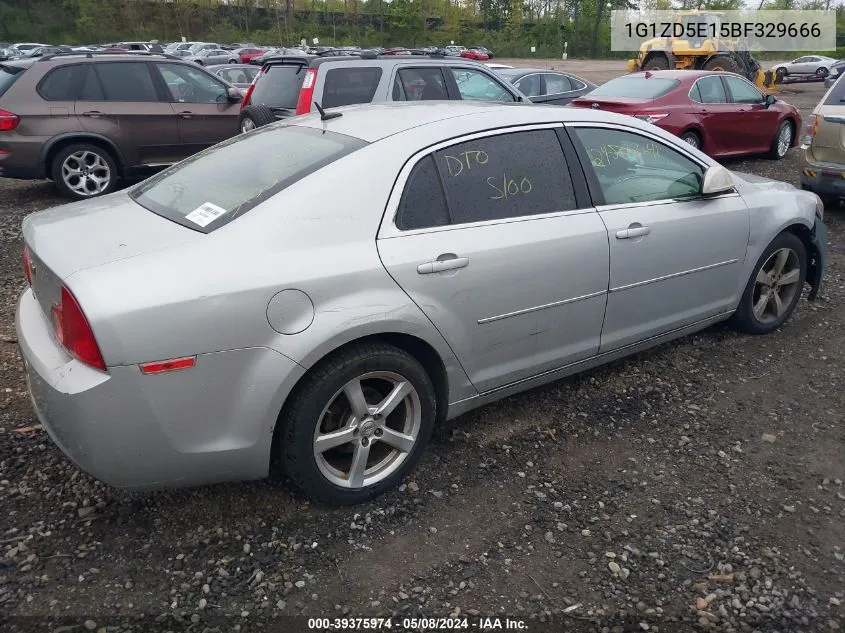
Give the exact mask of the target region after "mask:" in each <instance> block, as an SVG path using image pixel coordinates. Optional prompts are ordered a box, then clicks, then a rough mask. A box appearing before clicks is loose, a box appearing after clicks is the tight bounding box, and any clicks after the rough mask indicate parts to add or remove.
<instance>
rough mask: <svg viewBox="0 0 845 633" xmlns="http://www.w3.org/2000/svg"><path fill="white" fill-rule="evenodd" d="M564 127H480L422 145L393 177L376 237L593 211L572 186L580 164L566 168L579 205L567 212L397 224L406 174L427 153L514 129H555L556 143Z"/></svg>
mask: <svg viewBox="0 0 845 633" xmlns="http://www.w3.org/2000/svg"><path fill="white" fill-rule="evenodd" d="M563 129H564V124H563V123H561V122H554V123H531V124H527V125H509V126H507V127H501V128H494V129H489V130H483V131H480V132H472V133H469V134H463V135H461V136H456V137H453V138H450V139H447V140H444V141H440V142H438V143H435V144H433V145H429V146H428V147H424V148H422V149H420V150H418V151H416V152H414V153H413V154H411V156H410V157H408V159H407V160H406V161H405V162H404V163H403V165H402V167H401V168H400V170H399V173H398V175H397V176H396V180H395V181H394V183H393V189H392V190H391V192H390V196H389V197H388V199H387V204H386V205H385V209H384V213H383V214H382V218H381V223H380V224H379V230H378V232H377V233H376V239H378V240H385V239H392V238H397V237H405V236H411V235H420V234H426V233H436V232H440V231H462V230H465V229H469V228H476V227H482V226H492V225H495V224H510V223H512V222H530V221H533V220H541V219H546V218H556V217H561V216H566V215H582V214H585V213H595V207H593V206H592V205H591V204H590V203H589V201H585V202H587V204H589V205H590V206H584V207H582V206H580V201H579V199H578V195H577V187H576V186H575V185H574V181H575V179H576V178H584V174H583V167H582V168H581V170H580V172H579V171H578V170H576V171H575V173H573V171H572V166H569V165H567V166H568V167H569V172H570V174H569V175H570V178H571V179H572V180H573V189H574V190H575V201H576V204H578V205H579V208H577V209H569V210H567V211H551V212H549V213H537V214H534V215H521V216H517V217H511V218H498V219H495V220H482V221H480V222H465V223H463V224H447V225H446V226H430V227H426V228H423V229H410V230H407V231H403V230H401V229H399V228H398V227H397V226H396V216H397V214H398V212H399V204H400V202H401V200H402V194H403V193H404V191H405V187H406V186H407V184H408V177H409V176H410V175H411V172H412V171H413V169H414V167H416V165H417V163H419V162H420V161H421V160H422V159H423V158H425V157H426V156H429V155H431V154H433V153H435V152H438V151H440V150H441V149H445V148H447V147H452V146H454V145H460V144H461V143H466V142H468V141H474V140H477V139H480V138H487V137H490V136H501V135H503V134H512V133H515V132H532V131H534V130H551V131H552V132H555V133H556V135H558V142H559V143H560V142H561V141H560V139H559V134H558V131H563ZM561 145H562V144H561ZM561 154H562V155H563V160H564V162H566V160H567V155H566V152H565V150H564V149H563V145H562V146H561ZM446 201H447V205H448V197H447V198H446ZM449 213H450V215H451V209H449Z"/></svg>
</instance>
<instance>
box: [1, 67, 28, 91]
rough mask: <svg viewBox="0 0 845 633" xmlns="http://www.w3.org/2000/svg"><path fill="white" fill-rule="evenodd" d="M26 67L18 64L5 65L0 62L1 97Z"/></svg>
mask: <svg viewBox="0 0 845 633" xmlns="http://www.w3.org/2000/svg"><path fill="white" fill-rule="evenodd" d="M23 71H24V69H23V68H18V67H17V66H4V65H3V64H0V97H2V96H3V93H4V92H6V91H7V90H8V89H9V88H10V87H11V86H12V84H13V83H15V81H17V79H18V77H20V76H21V75H22V74H23Z"/></svg>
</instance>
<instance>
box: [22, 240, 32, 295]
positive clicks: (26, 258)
mask: <svg viewBox="0 0 845 633" xmlns="http://www.w3.org/2000/svg"><path fill="white" fill-rule="evenodd" d="M23 274H24V275H25V276H26V281H27V283H28V284H29V285H30V286H31V285H32V258H31V257H30V255H29V246H24V247H23Z"/></svg>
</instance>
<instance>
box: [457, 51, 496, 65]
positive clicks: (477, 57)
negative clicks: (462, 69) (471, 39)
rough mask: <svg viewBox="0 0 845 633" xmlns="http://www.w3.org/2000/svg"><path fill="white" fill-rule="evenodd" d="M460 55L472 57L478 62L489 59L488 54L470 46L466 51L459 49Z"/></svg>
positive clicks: (467, 57)
mask: <svg viewBox="0 0 845 633" xmlns="http://www.w3.org/2000/svg"><path fill="white" fill-rule="evenodd" d="M461 57H463V58H465V59H474V60H476V61H479V62H483V61H487V60H488V59H490V55H488V54H487V53H485V52H484V51H481V50H478V49H477V48H471V49H469V50H466V51H461Z"/></svg>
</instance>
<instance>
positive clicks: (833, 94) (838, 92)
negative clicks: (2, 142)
mask: <svg viewBox="0 0 845 633" xmlns="http://www.w3.org/2000/svg"><path fill="white" fill-rule="evenodd" d="M1 94H3V78H2V76H0V95H1ZM824 104H825V105H832V106H841V105H843V104H845V83H843V81H842V78H841V77H840V78H839V79H837V80H836V83H835V84H833V88H831V89H830V92H828V94H827V98H826V99H825V100H824Z"/></svg>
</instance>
